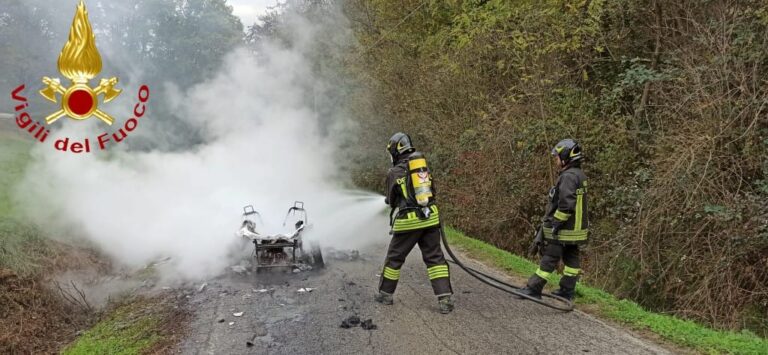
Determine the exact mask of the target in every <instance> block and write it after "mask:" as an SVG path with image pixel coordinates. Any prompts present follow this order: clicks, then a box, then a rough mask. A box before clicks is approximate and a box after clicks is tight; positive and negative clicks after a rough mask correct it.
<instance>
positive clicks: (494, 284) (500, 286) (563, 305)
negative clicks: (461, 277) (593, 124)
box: [440, 218, 573, 312]
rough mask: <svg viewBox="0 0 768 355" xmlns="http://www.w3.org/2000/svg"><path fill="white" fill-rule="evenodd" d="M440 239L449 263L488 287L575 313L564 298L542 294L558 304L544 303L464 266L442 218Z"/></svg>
mask: <svg viewBox="0 0 768 355" xmlns="http://www.w3.org/2000/svg"><path fill="white" fill-rule="evenodd" d="M440 237H441V238H442V240H443V245H444V246H445V251H446V252H448V255H449V256H450V257H451V259H452V260H448V262H450V263H453V264H456V265H458V266H459V267H460V268H462V269H463V270H464V271H466V272H467V273H468V274H469V275H470V276H472V277H474V278H476V279H478V280H480V282H482V283H484V284H486V285H489V286H491V287H494V288H497V289H499V290H501V291H504V292H507V293H509V294H512V295H515V296H518V297H521V298H523V299H526V300H529V301H533V302H535V303H538V304H540V305H542V306H545V307H549V308H552V309H556V310H558V311H563V312H570V311H573V302H571V301H569V300H567V299H565V298H563V297H560V296H555V295H553V294H550V293H543V292H542V294H541V295H542V297H544V298H547V299H551V300H554V301H555V302H557V304H555V303H550V302H547V301H544V300H543V299H539V298H536V297H532V296H529V295H526V294H524V293H522V292H520V289H521V287H519V286H515V285H512V284H510V283H507V282H504V281H502V280H499V279H497V278H495V277H493V276H491V275H488V274H486V273H483V272H482V271H478V270H475V269H473V268H471V267H469V266H466V265H464V263H462V262H461V260H459V258H457V257H456V255H455V254H453V251H452V250H451V247H450V246H449V245H448V240H447V238H446V236H445V229H444V228H443V220H442V218H440Z"/></svg>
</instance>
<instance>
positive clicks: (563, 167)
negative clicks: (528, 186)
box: [521, 139, 589, 300]
mask: <svg viewBox="0 0 768 355" xmlns="http://www.w3.org/2000/svg"><path fill="white" fill-rule="evenodd" d="M552 155H553V156H554V157H555V161H556V163H557V165H558V166H559V167H560V175H559V177H558V178H557V183H556V184H555V187H553V188H552V189H551V190H550V192H549V204H548V207H547V213H546V215H545V217H544V219H543V228H542V230H541V231H540V234H539V235H538V236H537V238H536V241H535V242H534V243H535V245H534V247H535V248H534V249H539V252H540V254H541V255H542V256H541V263H540V265H539V268H538V270H536V273H535V274H534V275H533V276H531V278H530V279H529V280H528V284H527V285H526V287H525V288H523V289H522V290H521V292H522V293H524V294H527V295H529V296H532V297H535V298H541V291H542V289H543V288H544V285H545V284H546V283H547V277H548V276H549V275H550V274H552V273H553V272H554V271H555V269H556V268H557V265H558V264H559V263H560V260H562V261H563V264H565V266H564V268H563V277H562V278H561V279H560V288H559V289H557V290H556V291H554V292H552V294H554V295H557V296H560V297H563V298H566V299H569V300H573V298H574V295H575V294H574V290H575V288H576V282H577V281H578V279H579V274H580V273H581V269H580V262H581V261H580V257H579V246H580V245H581V244H583V243H585V242H586V241H587V237H588V236H589V216H588V213H587V176H586V175H585V174H584V171H582V170H581V162H582V159H583V155H582V152H581V147H580V146H579V144H578V143H576V141H574V140H572V139H565V140H562V141H560V143H558V144H557V145H556V146H555V148H553V149H552Z"/></svg>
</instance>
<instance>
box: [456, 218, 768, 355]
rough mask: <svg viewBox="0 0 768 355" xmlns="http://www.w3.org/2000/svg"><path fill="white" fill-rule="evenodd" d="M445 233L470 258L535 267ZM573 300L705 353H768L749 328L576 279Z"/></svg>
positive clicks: (519, 270)
mask: <svg viewBox="0 0 768 355" xmlns="http://www.w3.org/2000/svg"><path fill="white" fill-rule="evenodd" d="M446 237H447V238H448V241H449V243H451V245H456V246H459V247H461V248H462V249H463V250H464V251H466V252H467V254H468V255H470V256H471V257H473V258H477V259H478V260H483V261H487V262H490V263H491V264H492V265H493V266H495V267H498V268H501V269H503V270H504V271H507V272H509V273H511V274H515V275H518V276H523V277H528V276H530V275H531V274H533V273H534V272H535V271H536V268H537V267H538V265H537V264H535V263H533V262H531V261H529V260H527V259H524V258H522V257H519V256H517V255H514V254H512V253H509V252H507V251H504V250H501V249H498V248H496V247H494V246H492V245H490V244H488V243H485V242H482V241H480V240H477V239H474V238H470V237H467V236H465V235H464V234H463V233H461V232H460V231H458V230H456V229H453V228H449V227H446ZM559 281H560V277H559V276H558V275H554V274H553V276H551V277H550V278H549V283H550V284H553V285H556V284H557V282H559ZM576 293H577V295H578V296H577V298H576V303H577V304H582V305H589V308H590V309H591V310H592V309H593V310H594V311H595V312H596V313H597V314H598V315H600V316H602V317H605V318H608V319H612V320H615V321H618V322H620V323H623V324H625V325H628V326H630V327H631V328H634V329H638V330H646V331H651V332H653V333H655V334H657V335H659V336H661V337H662V338H663V339H665V340H667V341H669V342H671V343H673V344H676V345H680V346H684V347H688V348H691V349H695V350H698V351H701V352H704V353H711V354H717V353H730V354H768V340H767V339H763V338H760V337H759V336H757V335H755V334H754V333H752V332H749V331H746V330H745V331H741V332H733V331H722V330H715V329H711V328H708V327H706V326H703V325H701V324H698V323H696V322H693V321H689V320H683V319H680V318H677V317H674V316H671V315H664V314H658V313H653V312H650V311H647V310H645V309H643V308H642V307H641V306H640V305H638V304H637V303H634V302H632V301H628V300H619V299H617V298H616V297H615V296H613V295H611V294H609V293H607V292H605V291H602V290H600V289H596V288H593V287H589V286H587V285H584V284H583V283H579V285H578V286H577V287H576Z"/></svg>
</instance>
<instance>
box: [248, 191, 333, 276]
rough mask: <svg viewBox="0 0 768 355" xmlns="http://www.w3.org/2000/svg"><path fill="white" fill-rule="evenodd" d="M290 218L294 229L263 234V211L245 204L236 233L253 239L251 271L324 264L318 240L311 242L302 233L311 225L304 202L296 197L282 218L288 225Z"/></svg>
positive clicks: (315, 267)
mask: <svg viewBox="0 0 768 355" xmlns="http://www.w3.org/2000/svg"><path fill="white" fill-rule="evenodd" d="M289 220H290V221H291V223H292V227H293V228H292V231H291V232H289V233H287V234H262V233H260V232H259V226H260V225H261V226H263V225H264V223H263V221H262V220H261V214H260V213H259V212H257V211H256V210H255V209H254V207H253V206H252V205H249V206H245V207H244V208H243V223H242V224H241V226H240V230H239V231H238V232H237V235H238V236H240V237H242V238H245V239H247V240H249V241H250V242H252V243H253V246H254V250H253V254H252V255H253V262H252V263H251V265H252V268H253V269H252V271H253V272H254V273H256V272H259V271H261V270H264V269H267V268H291V269H293V270H309V269H320V268H323V267H324V266H325V263H324V262H323V254H322V251H321V250H320V245H319V244H318V243H309V242H307V241H306V240H304V238H303V237H302V234H303V232H304V231H305V230H306V229H307V228H309V227H310V225H309V224H308V219H307V211H306V210H305V209H304V203H303V202H300V201H297V202H296V203H294V205H293V207H291V208H289V209H288V213H287V214H286V216H285V219H284V220H283V226H284V227H285V226H286V224H287V223H289Z"/></svg>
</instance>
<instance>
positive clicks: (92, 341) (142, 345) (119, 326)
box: [63, 304, 161, 355]
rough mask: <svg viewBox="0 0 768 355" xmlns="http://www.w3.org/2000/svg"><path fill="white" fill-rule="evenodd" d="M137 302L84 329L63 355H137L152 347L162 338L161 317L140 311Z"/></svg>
mask: <svg viewBox="0 0 768 355" xmlns="http://www.w3.org/2000/svg"><path fill="white" fill-rule="evenodd" d="M139 306H140V304H128V305H125V306H122V307H120V308H118V309H116V310H115V311H114V312H113V313H112V314H111V316H110V317H109V318H108V319H106V320H103V321H101V322H99V323H98V324H96V325H95V326H94V327H93V328H91V329H90V330H88V331H87V332H85V333H84V334H83V335H82V336H81V337H80V338H79V339H78V340H77V341H76V342H75V343H74V344H72V345H71V346H70V347H68V348H66V349H64V351H63V354H65V355H80V354H113V355H118V354H126V355H127V354H139V353H142V352H144V351H146V350H147V349H150V348H152V346H153V345H155V343H157V342H158V341H159V340H160V339H161V337H160V335H159V332H158V330H157V329H158V328H159V324H160V317H159V316H157V315H154V314H151V313H150V314H147V313H146V312H142V311H141V309H140V307H139Z"/></svg>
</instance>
